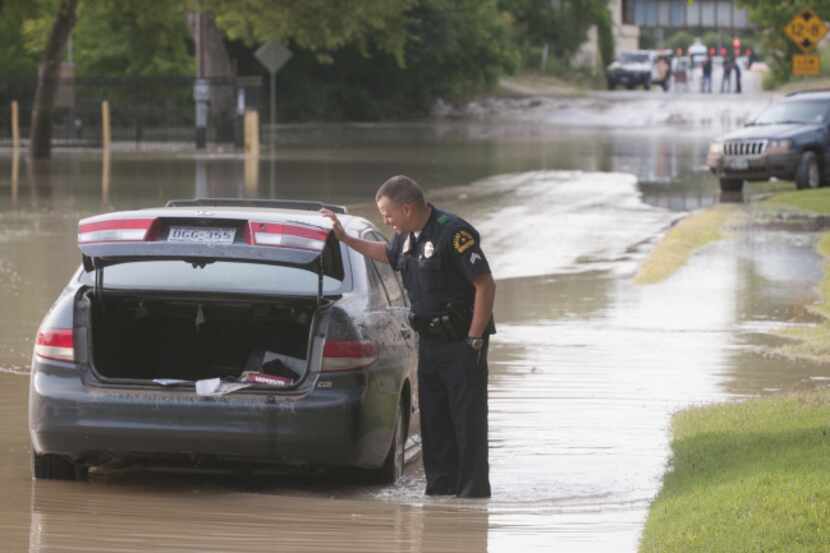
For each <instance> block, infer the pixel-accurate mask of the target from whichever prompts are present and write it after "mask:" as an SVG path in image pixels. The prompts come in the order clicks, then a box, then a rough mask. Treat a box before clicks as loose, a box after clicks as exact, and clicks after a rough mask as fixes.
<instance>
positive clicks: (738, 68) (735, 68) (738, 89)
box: [732, 57, 741, 94]
mask: <svg viewBox="0 0 830 553" xmlns="http://www.w3.org/2000/svg"><path fill="white" fill-rule="evenodd" d="M732 70H733V71H734V72H735V94H740V93H741V62H740V61H738V58H737V57H736V58H735V61H734V62H733V64H732Z"/></svg>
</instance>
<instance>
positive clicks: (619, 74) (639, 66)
mask: <svg viewBox="0 0 830 553" xmlns="http://www.w3.org/2000/svg"><path fill="white" fill-rule="evenodd" d="M655 61H656V54H655V53H654V52H652V51H650V50H632V51H628V52H621V53H620V55H619V57H618V58H617V59H616V60H614V62H612V63H611V64H610V65H609V66H608V69H607V70H606V79H607V81H608V89H609V90H614V89H615V88H616V87H618V86H624V87H626V88H629V89H632V88H634V87H637V86H642V87H643V88H645V89H646V90H648V89H650V88H651V79H652V72H653V71H654V62H655Z"/></svg>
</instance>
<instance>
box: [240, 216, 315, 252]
mask: <svg viewBox="0 0 830 553" xmlns="http://www.w3.org/2000/svg"><path fill="white" fill-rule="evenodd" d="M328 234H329V233H328V231H326V230H323V229H320V228H311V227H304V226H300V225H285V224H281V223H256V222H252V223H251V224H250V237H251V242H252V243H253V244H255V245H257V246H277V247H282V248H299V249H303V250H315V251H323V248H324V247H325V245H326V237H328Z"/></svg>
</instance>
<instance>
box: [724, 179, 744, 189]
mask: <svg viewBox="0 0 830 553" xmlns="http://www.w3.org/2000/svg"><path fill="white" fill-rule="evenodd" d="M743 187H744V181H743V180H741V179H720V189H721V192H740V191H741V189H742V188H743Z"/></svg>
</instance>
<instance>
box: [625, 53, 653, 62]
mask: <svg viewBox="0 0 830 553" xmlns="http://www.w3.org/2000/svg"><path fill="white" fill-rule="evenodd" d="M649 61H650V60H649V55H648V54H639V53H635V52H623V53H622V54H621V55H620V62H621V63H648V62H649Z"/></svg>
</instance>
